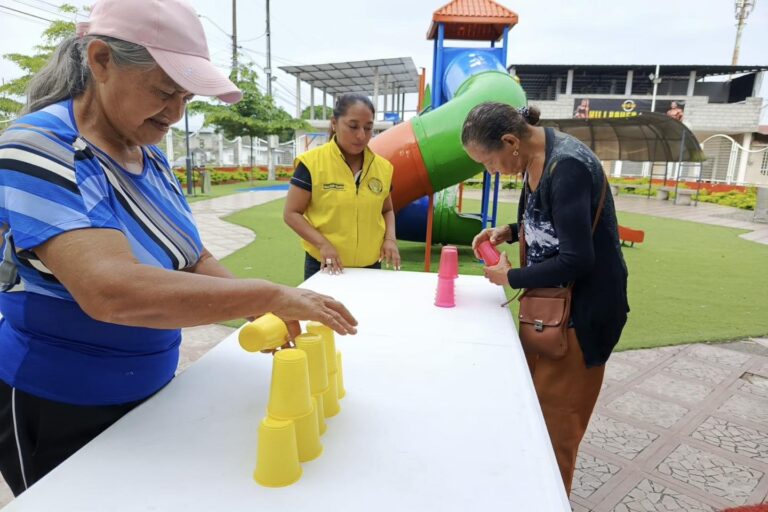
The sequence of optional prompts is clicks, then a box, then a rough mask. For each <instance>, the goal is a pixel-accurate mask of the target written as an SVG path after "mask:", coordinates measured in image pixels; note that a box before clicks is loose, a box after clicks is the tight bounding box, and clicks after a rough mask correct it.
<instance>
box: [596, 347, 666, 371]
mask: <svg viewBox="0 0 768 512" xmlns="http://www.w3.org/2000/svg"><path fill="white" fill-rule="evenodd" d="M667 355H668V353H667V352H664V351H663V350H662V349H640V350H625V351H624V352H617V353H615V354H613V355H612V356H611V358H610V359H609V360H608V364H610V363H611V361H617V362H620V363H631V364H634V365H636V366H641V367H644V366H651V365H654V364H656V362H657V361H659V359H662V358H664V357H666V356H667ZM607 368H608V366H607V365H606V369H607Z"/></svg>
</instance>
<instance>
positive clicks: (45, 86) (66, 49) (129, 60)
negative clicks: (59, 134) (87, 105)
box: [21, 36, 157, 115]
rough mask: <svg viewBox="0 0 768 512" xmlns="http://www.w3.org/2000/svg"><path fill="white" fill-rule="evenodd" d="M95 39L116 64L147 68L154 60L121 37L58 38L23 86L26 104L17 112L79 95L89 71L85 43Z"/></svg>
mask: <svg viewBox="0 0 768 512" xmlns="http://www.w3.org/2000/svg"><path fill="white" fill-rule="evenodd" d="M95 39H99V40H101V41H104V42H105V43H107V45H108V46H109V49H110V51H111V53H112V59H113V61H114V63H115V65H117V66H136V67H141V68H146V69H151V68H153V67H155V66H157V63H156V62H155V60H154V59H153V58H152V56H151V55H150V54H149V52H148V51H147V49H146V48H144V47H143V46H141V45H138V44H134V43H129V42H127V41H123V40H121V39H115V38H113V37H106V36H83V37H78V36H71V37H68V38H67V39H65V40H64V41H62V42H61V43H60V44H59V46H57V47H56V50H55V51H54V52H53V55H52V56H51V59H50V60H49V61H48V63H47V64H46V65H45V66H44V67H43V69H41V70H40V71H38V72H37V73H36V74H35V76H34V77H32V80H30V82H29V85H28V86H27V91H26V93H27V104H26V106H25V107H24V108H23V109H22V111H21V115H23V114H28V113H29V112H35V111H36V110H40V109H42V108H45V107H47V106H48V105H52V104H54V103H56V102H59V101H62V100H65V99H67V98H74V97H76V96H79V95H80V94H82V93H83V92H85V90H86V89H87V88H88V84H89V83H90V79H91V70H90V69H89V67H88V45H89V44H90V43H91V41H93V40H95Z"/></svg>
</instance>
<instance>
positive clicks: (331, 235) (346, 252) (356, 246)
mask: <svg viewBox="0 0 768 512" xmlns="http://www.w3.org/2000/svg"><path fill="white" fill-rule="evenodd" d="M374 115H375V110H374V107H373V103H371V100H370V99H368V97H367V96H363V95H362V94H344V95H341V96H339V98H338V99H337V100H336V105H335V106H334V108H333V117H332V118H331V130H332V133H333V137H332V138H331V140H330V141H329V142H328V143H326V144H324V145H322V146H320V147H318V148H315V149H313V150H311V151H307V152H306V153H304V154H302V155H300V156H299V157H298V158H296V161H295V162H294V172H293V178H292V179H291V187H290V189H289V190H288V198H287V199H286V202H285V210H284V212H283V218H284V219H285V223H286V224H288V226H290V228H291V229H293V230H294V231H295V232H296V233H297V234H298V235H299V236H300V237H301V238H302V245H303V247H304V250H305V251H306V253H307V254H306V257H305V262H304V279H308V278H309V277H311V276H312V275H314V274H315V273H316V272H318V271H320V270H323V271H327V272H330V273H331V274H339V273H341V272H342V271H343V270H344V267H366V268H381V262H382V261H383V262H384V263H385V264H386V265H387V267H389V265H392V267H393V268H395V269H396V270H399V269H400V253H399V251H398V249H397V239H396V238H395V212H394V210H393V209H392V198H391V197H390V191H391V188H392V164H391V163H389V161H387V160H386V159H384V158H382V157H380V156H379V155H377V154H375V153H374V152H373V151H371V149H370V148H369V147H368V142H369V141H370V140H371V135H372V134H373V120H374Z"/></svg>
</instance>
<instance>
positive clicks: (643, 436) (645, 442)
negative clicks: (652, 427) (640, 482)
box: [584, 414, 659, 460]
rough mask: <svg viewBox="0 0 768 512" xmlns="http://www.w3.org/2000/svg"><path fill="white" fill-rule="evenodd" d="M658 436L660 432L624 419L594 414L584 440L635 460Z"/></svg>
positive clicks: (609, 451)
mask: <svg viewBox="0 0 768 512" xmlns="http://www.w3.org/2000/svg"><path fill="white" fill-rule="evenodd" d="M658 437H659V436H658V434H654V433H653V432H648V431H647V430H644V429H641V428H638V427H634V426H632V425H630V424H628V423H624V422H623V421H618V420H615V419H613V418H611V417H609V416H603V415H602V414H594V415H593V416H592V419H591V420H590V422H589V427H588V428H587V432H586V434H585V435H584V442H585V443H589V444H590V445H592V446H595V447H597V448H600V449H602V450H605V451H607V452H608V453H612V454H614V455H618V456H619V457H623V458H625V459H627V460H633V459H634V458H635V457H637V456H638V455H639V454H640V453H642V451H643V450H645V449H646V448H648V446H650V445H651V444H652V443H653V442H654V441H655V440H656V439H658Z"/></svg>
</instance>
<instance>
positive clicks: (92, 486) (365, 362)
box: [3, 269, 571, 512]
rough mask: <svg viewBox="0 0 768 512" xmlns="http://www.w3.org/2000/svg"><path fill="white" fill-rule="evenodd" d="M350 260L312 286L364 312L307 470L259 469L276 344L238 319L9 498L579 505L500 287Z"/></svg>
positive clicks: (88, 502)
mask: <svg viewBox="0 0 768 512" xmlns="http://www.w3.org/2000/svg"><path fill="white" fill-rule="evenodd" d="M436 284H437V277H436V275H435V274H423V273H417V272H392V271H383V270H382V271H376V270H358V269H350V270H347V271H345V273H344V275H341V276H328V275H324V274H318V275H316V276H315V277H313V278H311V279H310V280H308V281H307V282H306V283H305V284H304V285H303V286H304V287H307V288H311V289H314V290H317V291H321V292H323V293H328V294H330V295H333V296H334V297H336V298H338V299H339V300H342V301H343V302H344V303H345V304H346V305H347V307H348V308H349V309H350V310H351V311H352V312H353V314H355V316H356V317H357V319H358V320H359V322H360V326H359V333H358V334H357V336H353V337H352V336H350V337H342V336H337V337H336V346H337V349H339V350H341V351H342V354H343V360H344V382H345V388H346V390H347V396H346V397H345V398H344V399H343V400H342V401H341V407H342V409H341V413H340V414H339V415H337V416H336V417H333V418H329V419H328V420H327V423H328V430H327V432H326V433H325V434H324V435H323V436H322V438H321V441H322V443H323V445H324V452H323V454H322V455H321V456H320V457H319V458H318V459H316V460H314V461H311V462H308V463H305V464H303V465H302V466H303V470H304V474H303V476H302V478H301V479H300V480H299V481H298V482H297V483H296V484H294V485H291V486H289V487H285V488H280V489H269V488H264V487H261V486H259V485H258V484H256V483H255V482H254V481H253V479H252V473H253V469H254V467H255V463H256V443H257V435H256V432H257V426H258V423H259V421H260V420H261V418H262V417H263V416H264V411H265V408H266V401H267V396H268V390H269V382H270V368H271V358H270V357H269V356H267V355H264V354H251V353H247V352H245V351H243V350H242V349H241V348H240V346H239V344H238V342H237V335H236V333H235V334H233V335H231V336H229V337H228V338H226V339H225V340H224V341H223V342H222V343H220V344H219V345H218V346H217V347H215V348H214V349H213V350H211V351H210V352H209V353H208V354H206V355H205V356H204V357H203V358H201V359H200V360H199V361H198V362H196V363H195V364H193V365H192V366H191V367H190V368H189V369H187V370H186V371H185V372H184V373H183V374H181V375H180V376H179V377H178V378H177V379H175V380H174V381H173V382H171V384H169V385H168V386H167V387H166V388H165V389H163V390H162V391H161V392H160V393H158V394H157V395H156V396H155V397H153V398H152V399H151V400H149V401H148V402H146V403H145V404H143V405H142V406H140V407H138V408H137V409H135V410H134V411H132V412H131V413H129V414H128V415H127V416H125V417H124V418H123V419H122V420H120V421H119V422H117V423H116V424H115V425H113V426H112V427H111V428H109V429H108V430H107V431H106V432H104V433H103V434H102V435H101V436H99V437H98V438H96V439H95V440H94V441H92V442H91V443H90V444H88V445H87V446H85V447H84V448H83V449H82V450H80V451H79V452H78V453H76V454H75V455H74V456H72V457H71V458H70V459H69V460H67V461H66V462H64V463H63V464H62V465H61V466H59V467H58V468H56V469H55V470H54V471H52V472H51V473H50V474H49V475H48V476H46V477H45V478H43V479H42V480H41V481H39V482H38V483H37V484H35V485H34V486H33V487H32V488H30V489H29V490H28V491H27V492H26V493H24V494H23V495H22V496H21V497H19V498H17V499H16V500H14V501H13V502H11V503H10V504H9V505H8V506H7V507H6V508H5V509H3V510H5V511H57V512H63V511H78V512H87V511H99V512H104V511H109V512H118V511H131V512H136V511H177V510H178V511H241V510H242V511H252V510H263V511H280V510H291V511H313V512H322V511H329V512H331V511H332V512H340V511H366V512H368V511H387V512H392V511H411V510H413V511H417V510H418V511H441V512H442V511H468V510H476V511H491V510H515V511H536V512H548V511H570V510H571V509H570V506H569V504H568V499H567V497H566V496H565V492H564V490H563V486H562V482H561V480H560V473H559V472H558V470H557V464H556V462H555V457H554V454H553V452H552V448H551V445H550V442H549V438H548V436H547V432H546V428H545V425H544V420H543V418H542V416H541V411H540V409H539V406H538V404H537V402H536V398H535V393H534V390H533V385H532V383H531V380H530V377H529V374H528V369H527V366H526V364H525V359H524V357H523V352H522V350H521V348H520V345H519V342H518V338H517V333H516V331H515V328H514V323H513V320H512V317H511V315H510V313H509V310H508V309H507V308H500V307H499V304H500V303H501V302H503V300H504V295H503V293H502V290H501V288H499V287H495V286H493V285H491V284H490V283H488V282H487V281H486V280H485V279H483V278H480V277H472V276H460V277H459V278H458V280H457V281H456V307H455V308H450V309H443V308H437V307H435V306H434V305H433V300H434V290H435V287H436Z"/></svg>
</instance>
